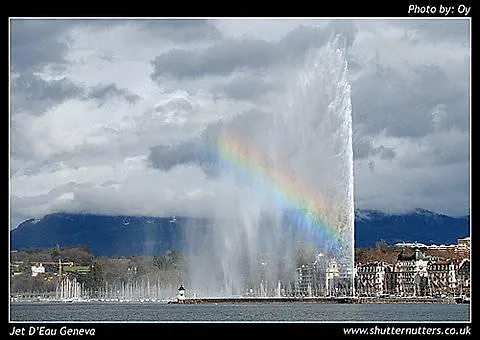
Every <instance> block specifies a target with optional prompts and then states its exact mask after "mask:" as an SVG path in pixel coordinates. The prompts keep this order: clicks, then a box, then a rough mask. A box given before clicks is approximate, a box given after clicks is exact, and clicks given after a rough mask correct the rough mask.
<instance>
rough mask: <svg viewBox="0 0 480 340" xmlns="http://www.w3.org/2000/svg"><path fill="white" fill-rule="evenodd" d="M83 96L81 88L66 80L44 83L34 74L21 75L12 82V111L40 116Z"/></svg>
mask: <svg viewBox="0 0 480 340" xmlns="http://www.w3.org/2000/svg"><path fill="white" fill-rule="evenodd" d="M83 94H84V89H83V88H82V87H80V86H78V85H76V84H74V83H73V82H71V81H70V80H68V79H66V78H61V79H59V80H50V81H46V80H43V79H42V78H40V77H38V76H36V75H34V74H31V73H22V74H20V76H18V77H16V78H14V79H13V80H12V102H11V103H12V111H13V112H17V111H22V110H27V111H30V112H31V113H34V114H42V113H44V112H45V111H46V110H47V109H49V108H51V107H53V106H55V105H57V104H60V103H62V102H63V101H65V100H67V99H71V98H75V97H81V96H83Z"/></svg>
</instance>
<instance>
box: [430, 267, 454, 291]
mask: <svg viewBox="0 0 480 340" xmlns="http://www.w3.org/2000/svg"><path fill="white" fill-rule="evenodd" d="M455 269H456V265H455V262H454V261H453V260H451V259H448V260H446V259H443V260H442V259H437V260H433V261H430V262H429V263H428V268H427V270H428V281H429V293H430V295H433V296H436V295H440V296H441V295H451V294H453V293H454V291H455V288H456V283H457V280H456V275H455V271H456V270H455Z"/></svg>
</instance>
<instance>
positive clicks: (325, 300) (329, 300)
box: [168, 297, 466, 304]
mask: <svg viewBox="0 0 480 340" xmlns="http://www.w3.org/2000/svg"><path fill="white" fill-rule="evenodd" d="M286 302H288V303H322V304H405V303H409V304H418V303H421V304H463V303H466V302H463V301H458V300H457V299H455V298H453V297H448V298H431V297H426V298H425V297H393V298H379V297H293V298H289V297H255V298H251V297H238V298H235V297H227V298H186V299H184V300H178V299H177V300H171V301H169V302H168V303H169V304H219V303H224V304H239V303H286Z"/></svg>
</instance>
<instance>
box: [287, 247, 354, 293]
mask: <svg viewBox="0 0 480 340" xmlns="http://www.w3.org/2000/svg"><path fill="white" fill-rule="evenodd" d="M352 275H353V272H352V268H349V267H348V265H344V264H342V263H341V262H338V261H336V260H335V259H332V258H329V257H327V256H324V255H323V254H318V255H317V257H316V260H315V261H314V262H313V263H307V264H303V265H302V266H300V267H298V268H297V269H296V281H295V295H297V296H333V295H335V296H338V295H348V293H349V292H350V291H351V289H352V277H353V276H352Z"/></svg>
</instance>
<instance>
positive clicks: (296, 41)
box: [279, 20, 357, 55]
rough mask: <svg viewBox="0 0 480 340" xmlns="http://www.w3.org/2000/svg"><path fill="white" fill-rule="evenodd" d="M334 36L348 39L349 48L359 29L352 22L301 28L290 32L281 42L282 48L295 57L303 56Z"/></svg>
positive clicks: (337, 21) (345, 21) (335, 21)
mask: <svg viewBox="0 0 480 340" xmlns="http://www.w3.org/2000/svg"><path fill="white" fill-rule="evenodd" d="M332 34H340V35H341V36H343V37H344V38H345V39H346V43H347V46H350V45H351V44H352V43H353V41H354V40H355V37H356V34H357V29H356V27H355V24H354V23H353V22H352V21H351V20H333V21H331V22H329V23H328V24H327V26H325V27H323V28H320V27H311V26H303V25H302V26H299V27H297V28H296V29H294V30H292V31H290V32H288V33H287V34H286V35H285V36H284V37H283V38H282V39H280V41H279V45H280V46H282V48H283V49H284V50H285V51H286V52H288V53H291V54H293V55H303V54H304V53H305V52H306V51H307V50H308V49H310V48H312V47H314V48H315V47H321V46H323V45H324V44H325V43H326V42H327V41H328V39H329V38H330V36H331V35H332Z"/></svg>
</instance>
